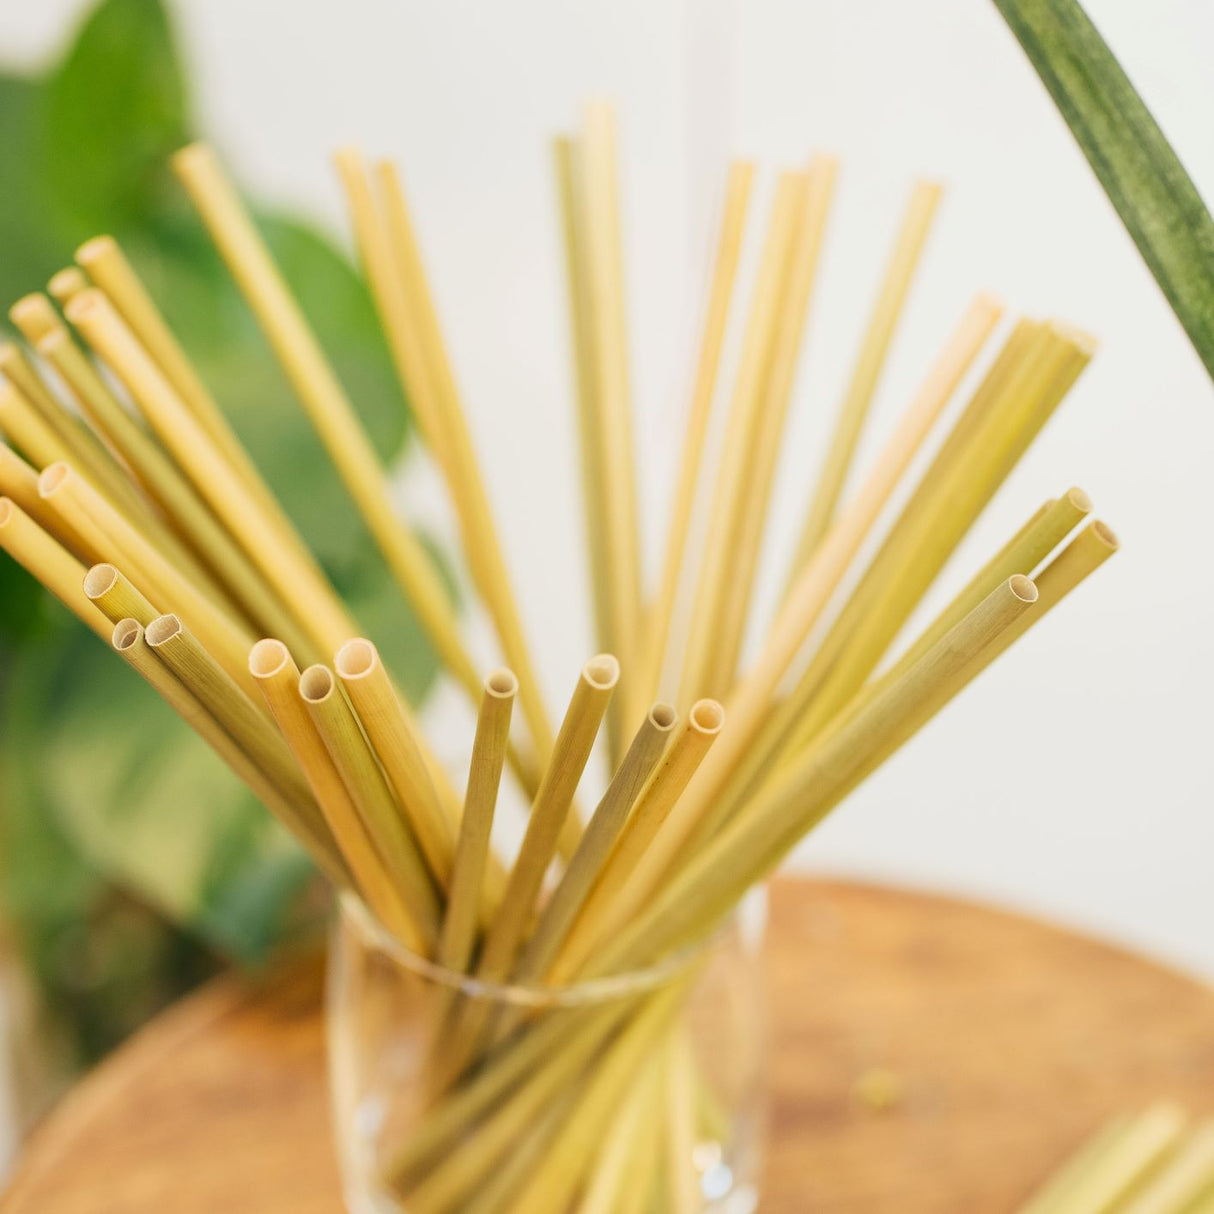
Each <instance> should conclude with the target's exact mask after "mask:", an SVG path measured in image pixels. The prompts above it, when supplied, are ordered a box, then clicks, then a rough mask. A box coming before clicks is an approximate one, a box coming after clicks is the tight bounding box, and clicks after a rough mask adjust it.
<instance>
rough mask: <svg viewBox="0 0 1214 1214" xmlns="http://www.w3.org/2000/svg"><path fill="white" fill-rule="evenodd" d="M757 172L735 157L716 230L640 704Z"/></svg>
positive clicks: (699, 451)
mask: <svg viewBox="0 0 1214 1214" xmlns="http://www.w3.org/2000/svg"><path fill="white" fill-rule="evenodd" d="M754 172H755V170H754V165H753V164H752V163H750V162H749V161H735V162H734V163H733V164H732V165H730V167H729V176H728V178H727V180H726V184H725V203H724V207H723V209H722V214H721V223H720V229H719V231H718V233H717V240H716V252H715V256H714V260H713V270H712V282H711V285H710V287H709V291H708V300H707V306H706V308H705V311H704V327H703V331H702V333H701V335H700V346H699V353H698V356H697V359H696V366H695V375H694V377H693V379H692V387H691V399H690V402H689V405H688V409H687V424H686V431H685V433H684V436H683V442H682V446H681V454H680V458H679V471H678V476H677V479H676V480H675V488H674V500H673V502H672V503H671V507H670V522H669V524H668V525H667V532H666V546H665V549H664V555H663V560H662V567H661V573H660V575H659V579H660V580H659V582H658V588H657V591H656V593H655V595H654V598H653V601H652V603H650V604H649V606H648V608H647V610H646V612H645V615H644V620H643V625H644V627H643V632H642V635H643V637H644V646H643V652H642V655H641V667H640V670H639V672H638V676H637V678H636V679H635V680H634V681H633V692H632V694H633V698H634V699H635V700H638V701H639V702H640V703H644V702H645V701H646V700H647V699H649V698H650V697H652V696H655V695H657V693H658V688H659V686H660V685H661V681H662V668H663V664H664V660H665V654H666V647H667V643H668V642H669V640H670V626H671V619H672V616H673V614H674V607H675V600H676V598H677V597H678V593H679V585H680V581H681V578H682V573H683V563H684V557H685V555H686V549H687V535H688V531H689V529H690V526H691V514H692V507H693V506H694V505H695V496H696V487H697V485H698V484H699V480H700V466H701V464H702V462H703V458H704V444H705V440H706V439H707V437H708V423H709V420H710V418H711V414H712V402H713V398H714V396H715V393H716V386H717V373H718V371H719V369H720V365H721V351H722V349H723V348H724V345H725V329H726V324H727V322H728V320H729V311H730V302H731V300H732V298H733V287H734V282H735V281H736V279H737V274H738V261H739V259H740V257H741V252H742V237H743V235H744V233H745V228H746V213H747V205H748V203H749V201H750V191H751V185H752V183H753V181H754Z"/></svg>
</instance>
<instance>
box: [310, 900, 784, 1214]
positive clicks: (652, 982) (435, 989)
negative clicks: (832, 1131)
mask: <svg viewBox="0 0 1214 1214" xmlns="http://www.w3.org/2000/svg"><path fill="white" fill-rule="evenodd" d="M765 919H766V898H765V894H764V893H763V892H762V891H754V892H752V894H750V895H749V896H748V898H747V899H746V900H745V901H744V902H743V903H742V905H741V906H740V907H739V909H738V910H737V912H735V914H734V915H733V917H732V918H731V919H730V920H729V922H728V923H727V924H726V925H725V926H724V927H723V928H722V929H721V930H720V931H718V932H717V933H716V934H715V935H714V936H713V937H712V938H711V939H710V940H709V941H708V942H707V943H705V944H703V945H700V946H698V947H696V948H693V949H689V950H687V951H686V952H684V953H682V954H679V955H678V956H675V957H673V958H671V959H669V960H667V961H665V962H663V963H662V964H660V965H657V966H654V967H652V968H649V969H645V970H638V971H636V972H633V973H628V974H622V975H619V976H613V977H610V978H603V979H595V980H592V981H586V982H581V983H578V984H574V985H569V986H564V987H539V986H535V987H527V986H508V985H494V984H491V983H482V982H478V981H476V980H475V979H473V978H470V977H468V976H467V975H463V974H458V973H454V972H451V971H449V970H445V969H443V968H442V967H440V966H437V965H435V964H433V963H432V962H429V961H426V960H424V959H423V958H421V957H419V956H417V955H415V954H413V953H411V952H410V951H409V950H407V949H405V948H403V947H402V946H401V945H400V944H399V943H398V942H397V941H396V940H394V939H393V938H392V937H391V936H389V935H388V933H387V932H386V931H385V930H384V929H383V928H382V927H381V926H380V925H379V923H378V922H376V921H375V920H374V918H373V917H372V916H371V915H370V914H369V913H368V912H367V911H366V909H365V908H364V907H363V906H362V904H361V903H360V902H358V901H357V900H356V899H353V898H350V897H345V898H343V899H342V901H341V904H340V910H339V913H338V916H337V921H336V925H335V928H334V933H333V939H332V945H331V951H330V958H329V976H328V993H327V1020H328V1051H329V1070H330V1087H331V1092H332V1099H333V1116H334V1124H335V1131H336V1136H337V1145H338V1154H339V1157H340V1161H341V1168H342V1176H343V1184H344V1190H345V1196H346V1203H347V1206H348V1208H349V1209H350V1210H351V1211H352V1212H353V1214H388V1212H400V1211H405V1212H408V1214H456V1212H458V1214H488V1212H490V1211H527V1214H544V1212H545V1211H547V1212H549V1214H564V1212H565V1211H572V1210H578V1211H587V1212H591V1211H592V1212H594V1214H612V1212H614V1211H617V1210H618V1211H624V1210H633V1209H636V1210H655V1211H656V1210H660V1211H670V1212H671V1214H693V1212H697V1214H698V1212H703V1211H711V1212H713V1214H749V1212H750V1211H752V1210H754V1209H755V1208H756V1207H757V1204H758V1183H759V1168H760V1157H761V1151H762V1139H763V1128H764V1125H763V1123H764V1095H765V1087H766V1084H765V1074H764V1069H765V1054H766V1040H765V1037H766V1024H765V1014H764V1000H763V985H764V984H763V976H762V973H761V972H760V964H759V950H760V944H761V940H762V934H763V926H764V922H765Z"/></svg>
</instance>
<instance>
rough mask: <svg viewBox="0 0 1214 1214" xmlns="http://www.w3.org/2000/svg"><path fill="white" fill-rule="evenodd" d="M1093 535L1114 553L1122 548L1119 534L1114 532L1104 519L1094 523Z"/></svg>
mask: <svg viewBox="0 0 1214 1214" xmlns="http://www.w3.org/2000/svg"><path fill="white" fill-rule="evenodd" d="M1092 534H1093V535H1094V536H1096V538H1097V539H1099V540H1100V541H1101V542H1102V543H1104V544H1105V545H1107V546H1108V547H1109V548H1112V549H1113V550H1114V551H1116V550H1117V549H1118V548H1120V547H1121V541H1120V540H1119V539H1118V538H1117V532H1116V531H1114V530H1113V528H1112V527H1110V526H1109V525H1108V523H1106V522H1105V521H1104V520H1103V519H1096V520H1094V521H1093V523H1092Z"/></svg>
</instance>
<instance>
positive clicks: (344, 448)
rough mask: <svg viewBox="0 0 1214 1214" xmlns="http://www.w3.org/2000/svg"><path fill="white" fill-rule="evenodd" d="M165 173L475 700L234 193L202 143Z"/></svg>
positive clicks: (438, 601)
mask: <svg viewBox="0 0 1214 1214" xmlns="http://www.w3.org/2000/svg"><path fill="white" fill-rule="evenodd" d="M173 167H174V170H175V171H176V173H177V176H178V178H179V179H180V180H181V182H182V184H183V185H184V186H185V188H186V191H187V192H188V193H189V195H190V198H191V199H192V201H193V202H194V205H195V207H196V208H197V209H198V212H199V214H200V215H201V216H202V220H203V222H204V224H205V225H206V226H207V228H208V230H209V231H210V233H211V237H212V239H213V240H214V241H215V243H216V245H217V246H218V248H219V251H220V254H221V255H222V256H223V258H224V261H225V262H226V263H227V265H228V268H229V270H230V271H231V273H232V276H233V277H234V278H235V279H236V281H237V283H238V284H239V286H240V288H241V290H242V292H243V293H244V295H245V298H246V299H247V300H248V302H249V306H250V307H251V308H252V310H253V312H254V314H255V315H256V317H257V320H258V322H259V323H260V324H261V326H262V329H263V331H264V332H265V334H266V337H267V338H268V340H269V342H270V344H271V346H272V347H273V348H274V352H275V354H276V355H277V356H278V360H279V362H280V363H281V364H282V366H283V369H284V371H285V372H286V374H287V378H288V379H289V380H290V382H291V384H292V386H293V387H294V389H295V392H296V395H297V396H298V397H299V399H300V400H301V402H302V403H303V405H304V408H305V410H306V411H307V413H308V416H309V418H310V420H311V422H312V425H313V427H314V428H315V430H316V432H317V434H319V436H320V439H321V441H322V443H323V444H324V446H325V449H326V450H327V451H328V453H329V456H330V458H331V459H332V460H333V464H334V466H335V467H336V468H337V471H338V473H339V475H340V476H341V479H342V481H343V483H344V484H345V486H346V490H347V492H348V493H349V494H350V496H351V498H352V499H353V500H354V503H355V505H356V506H357V507H358V510H359V513H360V514H361V515H362V517H363V521H364V522H365V523H366V525H367V528H368V530H369V531H370V532H371V535H372V536H373V538H374V539H375V542H376V544H377V545H378V547H379V549H380V551H381V552H382V554H383V556H384V560H385V561H386V562H387V564H388V567H389V569H390V570H391V571H392V574H393V576H394V577H395V579H396V581H397V582H398V584H399V585H400V587H401V589H402V590H403V591H404V593H405V595H406V597H407V598H408V599H409V601H410V603H412V605H413V608H414V610H415V611H416V613H417V617H418V620H419V622H420V623H421V625H422V627H423V629H424V630H425V632H426V635H427V637H429V639H430V641H431V643H432V644H433V645H434V647H435V649H436V651H437V652H438V654H439V657H440V658H441V659H442V661H443V662H444V664H445V665H446V667H447V669H448V670H449V671H450V673H451V674H452V675H453V677H454V678H455V679H456V680H457V681H458V682H459V683H460V684H461V685H462V686H463V687H464V688H465V689H466V690H467V691H468V693H469V694H470V695H472V696H473V697H474V698H476V697H479V695H480V682H481V681H480V678H479V676H478V675H477V672H476V667H475V665H474V664H473V662H472V660H471V658H470V657H469V656H468V653H467V651H466V650H465V649H464V645H463V642H462V641H461V640H460V636H459V629H458V627H457V625H456V623H455V618H454V614H453V610H452V604H451V600H450V596H449V594H448V592H447V589H446V587H445V586H444V585H443V582H442V579H441V577H440V576H439V573H438V570H437V569H436V568H435V566H434V562H433V559H432V558H431V556H430V554H429V553H428V552H427V551H426V549H425V547H424V545H423V544H422V543H421V541H420V540H419V539H418V538H417V537H416V536H415V535H414V534H413V533H412V532H411V531H409V530H408V529H407V528H406V527H405V526H404V525H403V524H402V523H401V521H400V519H399V518H398V517H397V515H396V511H395V508H394V507H393V505H392V501H391V497H390V494H389V489H388V482H387V477H386V475H385V473H384V469H383V467H382V466H381V464H380V462H379V457H378V456H377V455H376V453H375V450H374V448H373V447H372V446H371V443H370V440H369V439H368V438H367V435H366V432H365V431H364V430H363V428H362V426H361V424H360V423H359V421H358V418H357V416H356V414H355V412H354V407H353V405H352V404H351V403H350V400H349V398H348V397H347V396H346V393H345V390H344V389H343V388H342V386H341V384H340V383H339V382H338V380H337V377H336V375H335V374H334V372H333V369H332V367H331V366H330V364H329V362H328V360H327V359H326V358H325V356H324V353H323V352H322V350H321V348H320V344H319V342H318V341H317V340H316V337H315V335H314V334H313V332H312V330H311V328H310V327H309V325H308V322H307V321H306V320H305V318H304V315H303V313H302V312H301V311H300V309H299V305H298V304H297V303H296V301H295V299H294V298H293V297H292V295H291V293H290V291H289V289H288V287H287V285H286V283H285V282H284V280H283V278H282V276H281V274H280V273H279V271H278V269H277V267H276V266H275V265H274V263H273V261H272V260H271V258H270V254H269V251H268V250H267V248H266V246H265V244H264V242H263V241H262V239H261V237H260V236H259V235H258V233H257V230H256V228H255V227H254V226H253V222H252V220H251V219H250V217H249V215H248V213H247V212H246V210H245V209H244V206H243V204H242V203H241V201H240V199H239V198H238V196H237V194H236V191H235V190H234V189H233V188H232V186H231V184H230V183H229V182H228V180H227V179H226V177H225V176H224V174H223V171H222V170H221V168H220V167H219V163H218V161H217V160H216V159H215V157H214V155H213V153H212V152H211V150H210V149H209V148H208V147H206V146H205V145H204V144H201V143H196V144H191V145H190V146H189V147H187V148H184V149H182V150H181V151H180V152H178V153H177V154H176V155H175V156H174V157H173ZM351 631H352V630H347V631H346V634H345V636H343V637H342V638H341V640H339V641H336V642H335V643H333V644H331V645H330V646H329V650H330V651H332V650H335V649H336V648H337V647H338V645H340V643H341V641H344V640H345V639H346V638H347V637H348V636H350V635H351Z"/></svg>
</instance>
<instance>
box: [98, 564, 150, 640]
mask: <svg viewBox="0 0 1214 1214" xmlns="http://www.w3.org/2000/svg"><path fill="white" fill-rule="evenodd" d="M82 584H83V586H84V597H85V598H86V599H88V601H89V602H90V603H95V604H96V605H97V606H98V607H99V608H100V609H101V610H102V611H103V612H104V613H105V618H106V619H107V620H112V621H113V622H114V623H115V624H117V623H118V621H119V620H125V619H133V620H134V621H135V622H136V623H137V624H139V625H140V627H142V628H146V627H147V626H148V625H149V624H150V623H151V622H152V621H153V620H154V619H155V618H156V617H157V616H158V615H160V612H159V611H158V610H157V609H156V608H155V607H154V606H153V605H152V604H151V603H150V602H148V600H147V599H146V598H144V596H143V595H142V594H140V593H139V591H138V590H136V589H135V587H134V586H133V585H132V584H131V582H130V580H129V579H128V578H126V577H125V576H123V574H122V573H120V572H119V571H118V570H117V569H116V568H115V567H114V566H113V565H107V564H100V565H94V566H93V567H92V568H91V569H89V571H88V572H87V573H86V574H85V575H84V582H83V583H82Z"/></svg>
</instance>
